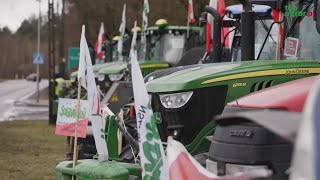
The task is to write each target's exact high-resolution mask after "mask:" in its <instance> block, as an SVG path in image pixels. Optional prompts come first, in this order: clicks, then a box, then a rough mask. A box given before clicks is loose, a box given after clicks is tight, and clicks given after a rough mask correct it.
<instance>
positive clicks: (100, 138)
mask: <svg viewBox="0 0 320 180" xmlns="http://www.w3.org/2000/svg"><path fill="white" fill-rule="evenodd" d="M78 80H80V85H81V86H82V87H83V88H85V89H86V90H87V97H88V111H89V112H88V114H89V119H90V120H91V123H92V131H93V136H94V139H95V143H96V148H97V152H98V156H99V160H100V161H105V160H107V159H108V149H107V144H106V142H105V140H104V134H103V132H104V131H103V123H102V117H101V112H100V95H99V92H98V90H97V86H96V82H95V79H94V74H93V68H92V63H91V57H90V52H89V48H88V44H87V40H86V37H85V26H84V25H83V26H82V33H81V40H80V60H79V69H78Z"/></svg>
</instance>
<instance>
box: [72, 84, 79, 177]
mask: <svg viewBox="0 0 320 180" xmlns="http://www.w3.org/2000/svg"><path fill="white" fill-rule="evenodd" d="M80 95H81V78H79V79H78V102H77V114H76V127H75V131H74V145H73V165H72V168H73V169H74V168H75V167H76V164H77V160H78V121H79V114H80ZM72 180H75V175H72Z"/></svg>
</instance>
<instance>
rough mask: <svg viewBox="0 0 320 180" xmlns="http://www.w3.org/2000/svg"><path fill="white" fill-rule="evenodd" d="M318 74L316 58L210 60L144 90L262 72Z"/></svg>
mask: <svg viewBox="0 0 320 180" xmlns="http://www.w3.org/2000/svg"><path fill="white" fill-rule="evenodd" d="M313 73H317V74H318V73H320V63H319V61H306V60H303V61H292V60H288V61H283V60H281V61H270V60H265V61H262V60H261V61H246V62H235V63H211V64H206V65H204V66H200V67H195V68H190V69H185V70H182V71H178V72H175V73H172V74H170V75H167V76H164V77H161V78H158V79H155V80H153V81H151V82H148V83H147V90H148V92H153V93H157V92H174V91H183V90H190V89H195V88H197V89H198V88H204V87H209V86H214V85H217V84H219V82H222V81H226V80H233V79H241V78H248V77H259V76H265V75H270V76H272V75H288V74H313Z"/></svg>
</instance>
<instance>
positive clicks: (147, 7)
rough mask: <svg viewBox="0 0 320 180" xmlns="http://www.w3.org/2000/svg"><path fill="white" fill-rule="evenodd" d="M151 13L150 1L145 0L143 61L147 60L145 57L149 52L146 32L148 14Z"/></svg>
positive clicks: (142, 37) (142, 39) (142, 41)
mask: <svg viewBox="0 0 320 180" xmlns="http://www.w3.org/2000/svg"><path fill="white" fill-rule="evenodd" d="M149 12H150V9H149V2H148V0H144V3H143V12H142V36H141V44H142V46H143V56H144V57H143V59H146V57H145V55H146V52H147V37H146V34H145V32H146V30H147V28H148V14H149Z"/></svg>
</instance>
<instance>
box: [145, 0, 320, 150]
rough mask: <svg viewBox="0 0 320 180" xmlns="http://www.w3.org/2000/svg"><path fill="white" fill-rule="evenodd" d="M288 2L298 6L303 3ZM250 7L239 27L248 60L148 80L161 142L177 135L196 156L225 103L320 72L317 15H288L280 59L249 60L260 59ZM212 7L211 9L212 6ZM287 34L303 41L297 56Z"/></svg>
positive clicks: (307, 4)
mask: <svg viewBox="0 0 320 180" xmlns="http://www.w3.org/2000/svg"><path fill="white" fill-rule="evenodd" d="M260 2H261V1H260ZM255 3H259V1H257V2H255ZM265 3H266V2H265ZM283 3H284V4H282V7H284V6H285V5H287V2H286V1H283ZM288 3H289V4H293V3H297V4H298V1H289V2H288ZM268 4H269V5H270V6H273V8H279V9H281V7H279V6H278V5H279V3H277V1H268ZM303 7H304V8H303V9H301V11H303V12H311V10H312V7H313V6H312V2H311V1H306V2H304V5H303ZM246 8H247V9H249V10H248V11H247V12H243V13H242V19H241V23H242V24H241V29H242V31H240V33H241V49H240V50H241V51H242V52H241V57H242V61H246V62H234V63H223V64H206V65H199V66H196V67H192V68H189V69H185V70H182V71H178V72H173V73H171V74H169V75H166V76H162V77H159V78H157V79H153V80H152V81H149V82H148V83H147V89H148V92H149V93H150V96H151V101H152V107H153V110H154V113H155V114H156V115H157V117H159V118H160V119H161V121H159V122H158V129H159V133H160V136H161V139H162V141H164V142H165V141H166V140H167V137H168V136H173V137H174V138H175V139H177V140H179V141H181V142H182V143H183V144H185V145H186V148H187V149H188V150H189V152H191V153H192V154H197V153H199V152H201V151H206V150H207V149H208V142H207V141H206V139H205V137H206V136H208V135H210V134H212V132H213V131H214V128H215V124H213V123H212V118H213V117H214V116H215V115H218V114H221V112H222V111H223V108H224V106H225V104H226V103H228V102H230V101H233V100H235V99H237V98H239V97H241V96H244V95H247V94H249V93H251V92H255V91H258V90H261V89H264V88H266V87H270V86H273V85H276V84H280V83H284V82H288V81H292V80H295V79H299V78H303V77H307V76H313V75H317V74H319V73H320V63H319V60H320V59H319V53H318V52H319V51H318V46H317V44H318V38H319V37H320V36H319V34H318V32H317V30H316V27H315V26H314V23H315V22H314V21H313V17H307V16H306V17H305V16H303V17H301V16H300V17H297V18H295V17H290V16H285V17H284V19H285V20H284V21H285V26H284V33H283V34H284V35H285V36H283V37H282V39H281V41H282V42H284V44H285V46H284V47H283V48H282V49H279V51H280V52H282V53H281V60H256V61H247V60H254V59H255V58H254V57H255V56H254V52H255V51H254V46H253V45H254V44H253V43H252V42H255V41H254V39H253V40H252V39H251V38H252V34H255V33H254V31H252V29H250V28H252V27H254V26H253V22H252V19H254V14H253V13H252V12H251V11H250V9H251V7H250V5H248V6H247V7H246ZM246 8H245V9H246ZM207 10H209V11H211V12H212V9H211V10H210V8H207ZM282 10H283V9H282ZM244 18H246V19H244ZM255 18H257V16H256V17H255ZM250 19H251V21H246V20H250ZM270 31H271V30H270ZM270 31H268V32H270ZM288 38H289V39H292V38H295V39H294V40H298V41H299V42H300V44H299V45H298V44H297V47H296V48H297V52H298V53H297V54H296V55H295V56H294V55H291V54H288V51H290V50H291V49H290V48H292V47H290V46H289V44H288V42H290V41H289V40H288ZM265 42H266V41H265ZM263 46H264V44H262V47H263ZM261 51H263V49H262V50H261ZM291 51H292V50H291ZM292 59H294V60H292Z"/></svg>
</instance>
